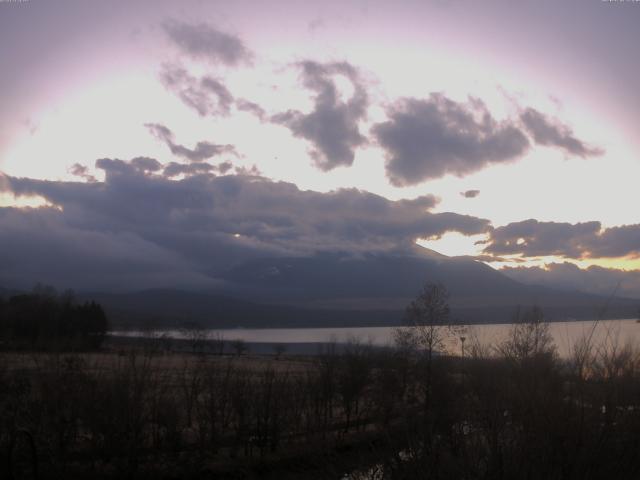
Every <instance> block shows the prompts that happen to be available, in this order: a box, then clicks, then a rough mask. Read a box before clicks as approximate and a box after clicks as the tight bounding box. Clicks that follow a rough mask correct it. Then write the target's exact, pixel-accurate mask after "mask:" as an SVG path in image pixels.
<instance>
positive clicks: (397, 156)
mask: <svg viewBox="0 0 640 480" xmlns="http://www.w3.org/2000/svg"><path fill="white" fill-rule="evenodd" d="M387 115H388V117H389V120H387V121H385V122H382V123H378V124H376V125H374V126H373V128H372V132H373V134H374V136H375V137H376V139H377V141H378V142H379V144H380V145H381V146H382V147H383V148H384V149H385V151H386V155H387V162H386V170H387V176H388V177H389V180H390V181H391V183H392V184H393V185H396V186H408V185H415V184H418V183H421V182H423V181H425V180H428V179H432V178H440V177H442V176H444V175H446V174H454V175H457V176H463V175H466V174H469V173H472V172H475V171H477V170H480V169H482V168H483V167H485V166H486V165H489V164H492V163H500V162H510V161H513V160H516V159H517V158H518V157H520V156H521V155H522V154H524V153H525V152H526V151H527V149H528V148H529V141H528V139H527V137H526V135H525V134H524V133H523V132H522V131H521V130H520V129H519V128H518V126H516V125H515V124H514V123H513V122H508V121H505V122H498V121H496V120H495V119H494V118H493V117H492V115H491V114H490V113H489V111H488V110H487V108H486V106H485V105H484V104H483V103H482V102H481V101H479V100H476V99H471V100H470V101H469V103H468V104H462V103H457V102H454V101H453V100H450V99H448V98H447V97H445V96H444V95H441V94H432V95H431V96H430V97H429V98H428V99H426V100H420V99H415V98H409V99H404V100H401V101H399V102H397V103H396V104H395V105H393V106H391V107H390V108H389V109H388V111H387Z"/></svg>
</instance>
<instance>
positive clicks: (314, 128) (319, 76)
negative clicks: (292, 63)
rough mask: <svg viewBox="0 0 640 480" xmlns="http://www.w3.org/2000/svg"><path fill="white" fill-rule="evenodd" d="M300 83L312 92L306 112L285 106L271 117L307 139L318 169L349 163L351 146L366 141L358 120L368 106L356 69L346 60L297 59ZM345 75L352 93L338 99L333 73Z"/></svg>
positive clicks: (351, 151) (297, 135)
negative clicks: (311, 105) (319, 60)
mask: <svg viewBox="0 0 640 480" xmlns="http://www.w3.org/2000/svg"><path fill="white" fill-rule="evenodd" d="M297 66H298V67H299V68H300V69H301V77H302V83H303V84H304V86H305V87H306V88H308V89H309V90H312V91H314V92H315V93H316V95H315V97H314V107H313V110H312V111H311V112H310V113H307V114H305V113H302V112H300V111H298V110H288V111H286V112H281V113H278V114H276V115H274V116H272V117H271V121H272V122H274V123H277V124H280V125H284V126H286V127H287V128H289V129H290V130H291V132H292V133H293V134H294V135H295V136H296V137H300V138H304V139H305V140H308V141H309V142H311V145H312V146H313V148H312V150H311V156H312V158H313V161H314V164H315V165H316V167H318V168H319V169H321V170H324V171H329V170H333V169H334V168H336V167H340V166H350V165H352V164H353V160H354V157H355V149H356V148H357V147H358V146H360V145H362V144H364V143H365V142H366V139H365V137H364V136H363V135H362V134H361V133H360V129H359V127H358V123H359V121H360V120H361V119H363V118H364V116H365V114H366V110H367V106H368V99H367V92H366V90H365V88H364V85H363V83H362V80H361V79H360V76H359V74H358V71H357V70H356V69H355V68H354V67H353V66H351V65H350V64H348V63H346V62H336V63H327V64H320V63H316V62H312V61H305V62H300V63H299V64H298V65H297ZM336 76H342V77H344V78H346V79H347V80H348V81H349V83H350V84H351V86H352V87H353V94H352V95H351V97H350V98H348V99H342V98H341V97H340V92H339V91H338V88H337V85H336V82H335V77H336Z"/></svg>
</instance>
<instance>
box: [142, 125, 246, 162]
mask: <svg viewBox="0 0 640 480" xmlns="http://www.w3.org/2000/svg"><path fill="white" fill-rule="evenodd" d="M145 127H147V128H148V129H149V131H150V132H151V134H152V135H153V136H154V137H156V138H157V139H158V140H161V141H163V142H164V143H166V145H167V146H168V147H169V150H171V153H173V154H174V155H178V156H179V157H183V158H186V159H187V160H190V161H192V162H201V161H203V160H207V159H209V158H212V157H214V156H217V155H222V154H224V153H228V154H232V155H235V156H238V153H237V152H236V149H235V147H234V146H233V145H229V144H227V145H216V144H214V143H210V142H198V143H197V144H196V146H195V148H193V149H192V148H187V147H185V146H184V145H178V144H176V143H175V142H174V136H173V132H172V131H171V130H169V129H168V128H167V127H165V126H164V125H160V124H158V123H147V124H145Z"/></svg>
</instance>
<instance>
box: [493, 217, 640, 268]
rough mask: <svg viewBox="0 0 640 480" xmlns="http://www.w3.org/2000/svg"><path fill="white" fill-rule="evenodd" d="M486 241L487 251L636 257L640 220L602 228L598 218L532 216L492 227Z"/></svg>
mask: <svg viewBox="0 0 640 480" xmlns="http://www.w3.org/2000/svg"><path fill="white" fill-rule="evenodd" d="M484 243H486V246H485V247H484V252H485V253H487V254H491V255H522V256H524V257H535V256H548V255H556V256H560V257H565V258H574V259H580V258H601V257H625V256H632V257H637V256H639V255H640V224H635V225H623V226H619V227H611V228H604V229H603V228H602V225H601V224H600V222H595V221H594V222H585V223H575V224H571V223H563V222H539V221H538V220H534V219H529V220H524V221H521V222H513V223H510V224H508V225H505V226H502V227H498V228H495V229H493V230H492V231H491V232H490V234H489V238H488V240H487V241H486V242H484Z"/></svg>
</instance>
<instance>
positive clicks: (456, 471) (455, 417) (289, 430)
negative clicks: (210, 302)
mask: <svg viewBox="0 0 640 480" xmlns="http://www.w3.org/2000/svg"><path fill="white" fill-rule="evenodd" d="M427 333H428V332H427ZM429 338H431V339H432V340H437V339H433V338H432V337H422V338H419V339H416V338H409V337H405V338H398V344H397V347H396V348H393V349H373V348H371V347H370V346H367V345H362V344H357V343H352V344H349V345H343V346H341V347H339V348H338V347H337V346H333V345H323V346H318V349H319V350H318V351H317V352H315V353H316V354H315V355H312V356H307V355H294V354H292V353H291V352H282V351H276V350H275V349H274V350H273V351H272V352H269V354H266V353H267V352H264V353H260V354H259V353H256V351H254V350H253V348H251V349H250V350H249V351H247V350H246V349H245V348H241V346H238V348H237V351H236V353H234V354H228V353H227V354H223V355H220V354H216V353H215V352H214V351H211V349H209V350H208V351H207V352H206V353H202V352H198V351H196V352H195V353H194V352H188V351H186V350H188V349H187V348H185V347H186V346H187V345H186V344H182V346H181V347H179V348H176V345H171V344H167V343H163V342H162V341H160V340H159V339H158V341H156V342H149V341H139V342H136V341H132V340H126V341H119V340H117V339H116V340H113V339H111V340H109V341H108V342H107V344H105V345H104V346H103V349H102V350H101V351H100V352H83V353H82V352H81V353H78V352H76V353H73V352H25V351H23V352H16V351H13V352H8V351H5V352H2V353H0V478H2V479H5V478H6V479H22V478H42V479H50V478H51V479H53V478H64V479H75V478H77V479H81V478H82V479H84V478H91V479H93V478H96V479H116V478H118V479H119V478H130V479H134V478H136V479H147V478H154V479H165V478H166V479H182V478H193V479H205V478H206V479H210V478H216V479H254V478H273V479H276V478H278V479H300V478H311V479H325V478H326V479H335V480H342V479H348V478H349V479H365V478H366V479H414V478H416V479H417V478H442V479H458V478H459V479H494V478H495V479H512V478H513V479H516V478H518V479H519V478H528V479H555V478H557V479H585V478H592V479H600V478H602V479H604V478H607V479H608V478H623V479H624V478H629V479H631V478H639V477H640V455H639V454H640V357H639V356H638V354H637V351H636V350H635V349H634V348H633V347H631V346H627V347H623V346H622V345H620V344H619V343H616V342H614V341H610V342H608V343H607V344H605V345H589V344H588V343H585V344H581V345H578V346H576V350H575V355H574V358H572V359H570V360H566V361H565V360H562V361H561V360H559V359H558V358H557V356H556V355H555V354H554V348H553V345H552V344H551V343H550V337H549V336H548V332H546V331H545V328H544V325H539V324H538V325H521V326H519V327H517V328H515V329H514V331H513V332H512V335H511V336H510V338H509V339H508V340H507V341H505V342H504V343H503V344H501V345H498V346H494V347H495V348H491V349H490V348H486V347H482V346H480V345H473V344H472V343H471V342H470V343H469V345H468V348H467V352H466V356H465V357H464V358H451V357H447V356H435V355H429V351H433V350H434V348H433V347H434V346H435V345H436V343H435V342H432V343H431V344H429V342H426V345H427V346H428V345H431V347H432V349H431V350H429V348H427V349H425V348H423V347H424V344H425V342H424V340H425V339H426V340H428V339H429ZM417 340H422V341H423V345H422V347H419V346H418V344H417V343H416V341H417ZM418 343H419V342H418ZM194 345H195V344H193V345H191V347H194ZM195 346H196V347H197V346H198V345H195ZM245 347H246V345H245ZM250 347H253V346H250Z"/></svg>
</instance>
